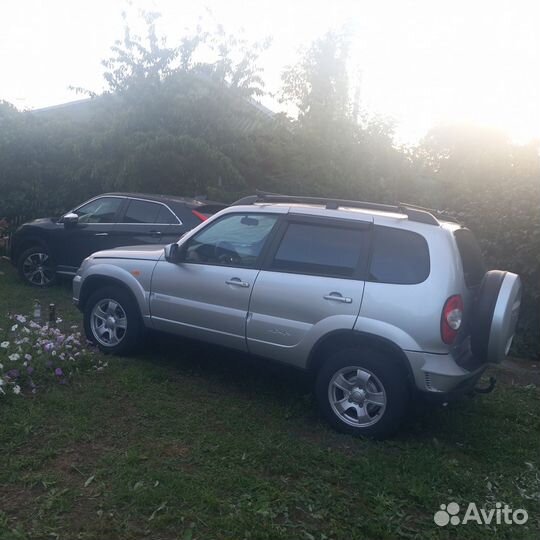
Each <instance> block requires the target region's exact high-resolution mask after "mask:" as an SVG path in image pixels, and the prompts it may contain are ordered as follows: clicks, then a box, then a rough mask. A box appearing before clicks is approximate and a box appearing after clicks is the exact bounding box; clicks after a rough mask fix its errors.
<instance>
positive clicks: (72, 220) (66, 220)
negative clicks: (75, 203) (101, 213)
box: [62, 212, 79, 227]
mask: <svg viewBox="0 0 540 540" xmlns="http://www.w3.org/2000/svg"><path fill="white" fill-rule="evenodd" d="M62 222H63V224H64V227H74V226H75V225H77V223H78V222H79V216H78V215H77V214H74V213H73V212H69V214H66V215H65V216H64V217H63V218H62Z"/></svg>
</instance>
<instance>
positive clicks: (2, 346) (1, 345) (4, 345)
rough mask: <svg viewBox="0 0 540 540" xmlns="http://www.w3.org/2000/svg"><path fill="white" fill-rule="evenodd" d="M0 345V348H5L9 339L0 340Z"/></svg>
mask: <svg viewBox="0 0 540 540" xmlns="http://www.w3.org/2000/svg"><path fill="white" fill-rule="evenodd" d="M0 347H1V348H2V349H7V348H8V347H9V341H2V343H0Z"/></svg>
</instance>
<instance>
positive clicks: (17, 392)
mask: <svg viewBox="0 0 540 540" xmlns="http://www.w3.org/2000/svg"><path fill="white" fill-rule="evenodd" d="M13 393H14V394H20V393H21V387H20V386H19V385H18V384H16V385H15V386H14V387H13Z"/></svg>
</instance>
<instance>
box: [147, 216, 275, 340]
mask: <svg viewBox="0 0 540 540" xmlns="http://www.w3.org/2000/svg"><path fill="white" fill-rule="evenodd" d="M278 217H279V216H278V215H277V214H262V213H251V212H244V213H235V214H225V215H224V216H222V217H221V218H219V219H217V220H216V221H214V222H212V223H209V224H208V225H207V226H206V227H204V228H203V229H202V230H200V231H198V232H197V233H196V234H195V235H194V236H192V237H191V238H188V239H187V240H186V243H185V245H183V246H182V248H183V249H184V250H185V256H184V260H183V262H180V263H171V262H168V261H165V260H161V261H159V262H158V263H157V265H156V267H155V269H154V273H153V276H152V294H151V296H150V310H151V316H152V324H153V326H154V328H156V329H157V330H164V331H168V332H173V333H177V334H180V335H184V336H188V337H193V338H198V339H202V340H204V341H210V342H213V343H217V344H220V345H225V346H229V347H234V348H237V349H241V350H246V333H245V330H246V317H247V311H248V305H249V299H250V296H251V292H252V290H253V285H254V283H255V280H256V278H257V274H258V273H259V268H260V262H261V256H262V254H263V253H264V249H265V246H266V244H267V242H268V239H269V238H270V236H271V234H272V231H273V229H274V226H275V224H276V223H277V220H278Z"/></svg>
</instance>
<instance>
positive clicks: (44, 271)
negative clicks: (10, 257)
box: [17, 246, 56, 287]
mask: <svg viewBox="0 0 540 540" xmlns="http://www.w3.org/2000/svg"><path fill="white" fill-rule="evenodd" d="M17 270H18V271H19V275H20V276H21V278H22V279H23V280H24V281H25V283H27V284H28V285H32V286H34V287H50V286H51V285H54V283H55V281H56V268H55V265H54V263H53V261H52V258H51V255H50V253H49V250H48V249H47V248H46V247H43V246H34V247H31V248H29V249H26V250H25V251H24V252H23V253H21V255H20V257H19V260H18V262H17Z"/></svg>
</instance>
